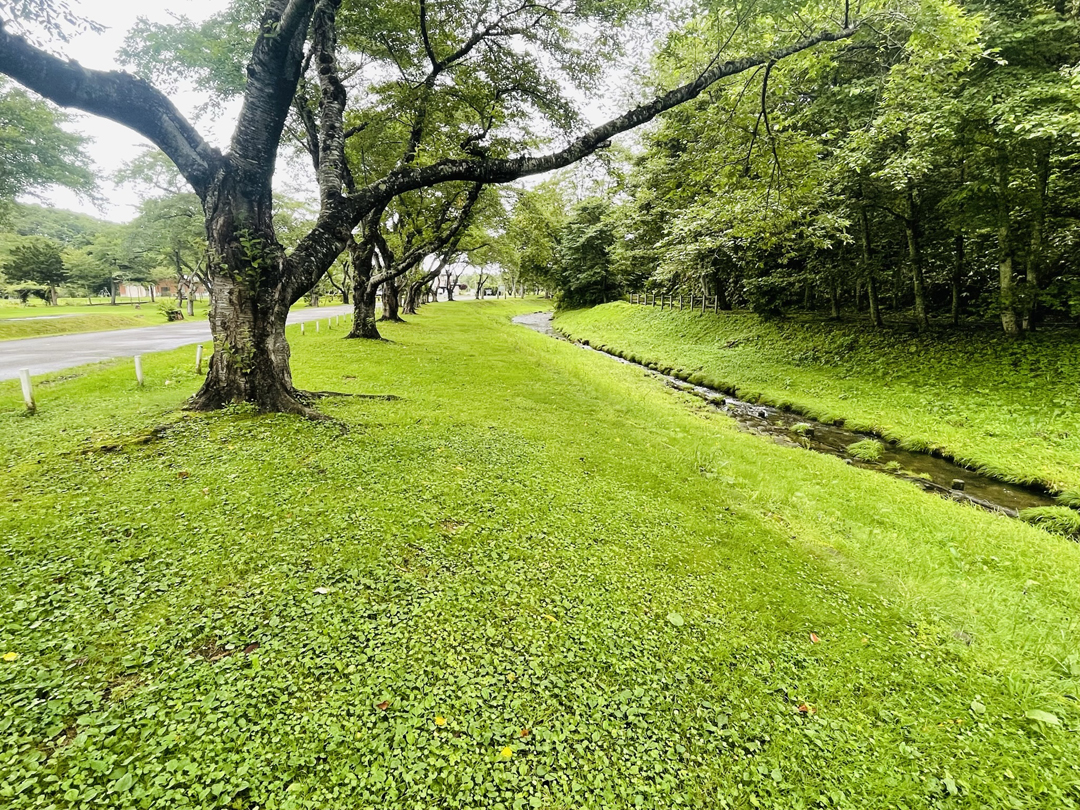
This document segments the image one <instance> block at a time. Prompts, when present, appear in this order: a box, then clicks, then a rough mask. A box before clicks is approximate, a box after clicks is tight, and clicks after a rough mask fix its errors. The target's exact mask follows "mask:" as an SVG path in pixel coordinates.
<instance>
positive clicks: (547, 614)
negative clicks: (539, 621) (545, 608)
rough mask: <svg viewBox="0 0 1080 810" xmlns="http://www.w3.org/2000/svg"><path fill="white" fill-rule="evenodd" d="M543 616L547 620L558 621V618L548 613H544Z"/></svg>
mask: <svg viewBox="0 0 1080 810" xmlns="http://www.w3.org/2000/svg"><path fill="white" fill-rule="evenodd" d="M544 618H545V619H547V620H548V621H549V622H557V621H558V619H556V618H555V617H554V616H552V615H551V614H550V613H545V614H544Z"/></svg>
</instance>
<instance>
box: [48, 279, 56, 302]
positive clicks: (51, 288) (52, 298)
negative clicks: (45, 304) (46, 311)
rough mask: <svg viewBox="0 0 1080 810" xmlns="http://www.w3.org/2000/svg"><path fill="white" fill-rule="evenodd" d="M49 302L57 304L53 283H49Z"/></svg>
mask: <svg viewBox="0 0 1080 810" xmlns="http://www.w3.org/2000/svg"><path fill="white" fill-rule="evenodd" d="M49 303H50V304H52V305H53V306H54V307H55V306H56V304H57V296H56V285H55V284H50V285H49Z"/></svg>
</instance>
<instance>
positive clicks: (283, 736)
mask: <svg viewBox="0 0 1080 810" xmlns="http://www.w3.org/2000/svg"><path fill="white" fill-rule="evenodd" d="M533 308H535V305H534V304H522V303H520V302H483V303H459V304H441V305H433V306H430V307H427V308H425V309H424V311H423V313H422V314H421V315H420V316H418V317H415V318H412V319H411V322H410V323H409V324H406V325H393V324H388V325H385V329H384V334H385V335H386V336H387V337H388V338H390V341H391V342H385V343H375V344H372V343H367V342H355V341H343V340H341V339H340V336H339V335H337V334H333V333H331V334H326V333H322V334H320V335H313V334H310V333H309V334H307V335H306V336H305V337H303V338H301V337H300V336H299V332H298V329H297V328H296V327H290V330H289V334H290V337H291V339H292V341H293V366H294V374H295V377H296V381H297V384H298V385H300V386H301V387H303V388H307V389H311V390H335V389H336V390H341V391H345V392H353V393H389V394H397V395H399V396H401V397H402V399H400V400H397V401H384V400H374V399H347V398H343V399H337V398H335V399H327V400H323V401H322V402H321V403H320V407H321V408H323V409H324V410H325V411H326V412H327V413H328V414H330V415H332V416H333V417H334V418H335V419H336V420H337V421H336V422H333V423H319V424H315V423H310V422H305V421H301V420H298V419H295V418H289V417H281V416H260V415H256V414H252V413H249V412H246V411H244V410H232V411H229V412H225V413H217V414H211V415H201V416H191V415H183V414H181V413H179V412H178V411H177V410H176V408H177V406H178V405H179V404H180V403H181V402H182V401H183V398H184V397H185V396H187V395H189V394H190V393H191V392H192V391H193V390H194V389H195V387H196V386H197V384H198V380H197V379H196V378H195V376H194V374H192V373H191V371H190V368H189V363H190V349H184V350H182V351H178V352H172V353H163V354H159V355H148V356H146V357H145V358H144V363H145V368H146V374H147V385H146V387H144V388H142V389H139V388H137V387H136V386H135V385H134V382H133V381H131V380H129V377H130V374H129V371H130V369H128V368H127V367H126V365H122V364H118V365H116V366H105V367H101V368H94V369H85V370H82V372H83V373H81V376H78V377H76V378H73V379H62V378H60V377H53V378H49V379H48V380H45V381H44V382H47V383H49V384H39V397H38V400H39V413H38V414H37V415H36V416H34V417H26V416H23V415H21V413H20V405H19V397H18V388H17V384H16V383H0V458H2V459H4V461H3V462H2V467H0V495H2V497H3V502H4V503H5V504H7V506H5V508H4V509H3V510H2V512H0V583H2V584H0V704H2V705H3V706H4V707H5V711H4V713H3V716H2V717H0V732H2V734H0V804H3V806H4V807H5V808H13V809H15V810H22V808H31V807H43V806H51V807H56V808H69V807H70V808H91V807H109V808H129V807H130V808H136V807H147V806H168V807H185V806H186V807H206V808H210V807H215V808H217V807H237V808H255V807H258V808H327V807H358V808H366V807H379V808H405V807H409V808H414V807H440V808H443V807H445V808H454V807H462V808H481V807H482V808H500V807H501V808H506V810H509V809H510V808H515V809H516V808H570V807H573V808H601V807H602V808H623V807H641V806H645V807H709V808H718V807H729V808H749V807H776V808H789V807H790V808H798V807H803V808H809V807H830V808H860V809H861V808H866V807H897V808H926V807H935V808H936V807H941V808H953V807H979V808H997V807H1031V808H1035V807H1076V806H1077V805H1078V803H1080V793H1078V790H1080V788H1078V785H1080V766H1078V765H1077V762H1078V761H1080V759H1078V757H1077V754H1078V753H1080V752H1078V744H1077V735H1076V734H1075V733H1074V732H1075V730H1076V729H1077V728H1080V710H1078V708H1077V704H1076V702H1075V698H1073V697H1071V696H1072V695H1076V694H1078V690H1080V656H1078V652H1077V649H1076V643H1075V638H1076V631H1077V622H1078V619H1077V617H1078V616H1080V595H1078V594H1077V590H1076V587H1075V583H1076V582H1077V581H1078V578H1080V548H1078V547H1077V545H1076V544H1074V543H1071V542H1068V541H1067V540H1065V539H1063V538H1060V537H1057V536H1054V535H1050V534H1047V533H1045V532H1043V531H1041V530H1039V529H1037V528H1035V527H1032V526H1028V525H1025V524H1023V523H1020V522H1017V521H1011V520H1008V519H1005V518H1001V517H998V516H995V515H991V514H986V513H983V512H981V511H977V510H975V509H972V508H969V507H964V506H961V505H958V504H954V503H950V502H948V501H944V500H941V499H938V498H935V497H931V496H927V495H926V494H924V493H922V492H919V491H918V490H916V489H915V488H913V487H911V486H910V485H908V484H905V483H903V482H900V481H895V480H892V479H889V478H887V477H885V476H881V475H878V474H875V473H872V472H867V471H862V470H858V469H854V468H851V467H849V466H846V465H844V464H843V463H842V462H841V461H840V460H839V459H834V458H830V457H826V456H821V455H816V454H811V453H806V452H804V451H801V450H798V449H787V448H783V447H779V446H776V445H773V444H771V443H769V442H768V441H765V440H763V439H760V438H758V437H754V436H750V435H746V434H743V433H740V432H739V431H737V430H736V429H735V427H734V426H733V425H732V424H731V423H730V421H729V420H727V419H726V417H723V416H722V415H720V414H717V413H715V412H713V411H711V410H710V409H709V408H707V407H706V406H704V405H703V404H702V403H700V402H699V401H698V400H695V399H693V398H690V397H688V396H687V395H685V394H680V393H678V392H674V391H671V390H670V389H667V388H665V387H663V386H662V385H660V384H659V383H657V382H656V381H655V380H652V379H647V378H645V377H643V376H642V374H641V372H640V370H636V369H634V368H631V367H628V366H624V365H620V364H616V363H613V362H611V361H610V360H608V359H607V358H604V357H602V356H600V355H597V354H595V353H590V352H583V351H581V350H579V349H577V348H576V347H574V346H572V345H569V344H566V343H559V342H556V341H553V340H551V339H550V338H545V337H543V336H541V335H537V334H535V333H533V332H530V331H528V330H526V329H524V328H521V327H515V326H511V325H510V324H508V323H507V320H508V318H509V317H510V316H511V315H512V314H515V313H517V312H521V311H524V310H527V309H533ZM50 380H51V382H50ZM41 382H43V381H40V380H39V383H41Z"/></svg>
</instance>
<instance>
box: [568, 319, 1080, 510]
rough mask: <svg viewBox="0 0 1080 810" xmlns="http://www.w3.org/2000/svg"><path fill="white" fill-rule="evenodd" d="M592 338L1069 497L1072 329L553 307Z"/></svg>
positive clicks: (1074, 492) (1078, 435) (1074, 400)
mask: <svg viewBox="0 0 1080 810" xmlns="http://www.w3.org/2000/svg"><path fill="white" fill-rule="evenodd" d="M557 323H558V326H559V328H560V329H562V330H564V331H565V332H566V333H568V334H569V335H571V336H572V337H574V338H576V339H586V340H589V341H591V342H592V344H593V345H606V346H607V347H609V348H610V349H612V350H613V351H615V352H617V353H619V354H623V355H631V354H632V355H634V356H637V357H638V359H639V360H642V361H643V362H646V363H650V364H653V365H655V366H658V367H660V368H664V369H670V370H672V371H675V372H676V373H679V374H680V375H682V376H686V377H687V378H690V379H693V378H695V377H696V378H698V379H699V381H700V383H701V384H704V385H709V386H710V387H714V388H719V389H722V390H727V391H737V395H738V396H740V397H742V398H743V399H749V400H751V401H761V402H766V403H769V404H773V405H778V406H782V407H787V408H791V409H793V410H795V411H797V412H799V413H802V414H804V415H806V416H810V417H812V418H816V419H819V420H821V421H825V422H831V421H833V420H835V419H843V420H844V421H845V423H846V425H847V426H848V427H850V428H852V429H855V430H862V431H868V432H872V433H875V434H877V435H878V436H881V437H882V438H885V439H888V440H893V441H896V442H898V443H899V444H900V445H901V446H903V447H905V448H907V449H911V450H921V451H931V450H933V451H937V452H940V453H942V454H944V455H946V456H948V457H951V458H954V459H956V460H957V461H959V462H960V463H962V464H965V465H967V466H970V467H973V468H975V469H977V470H979V471H981V472H985V473H987V474H989V475H991V476H994V477H997V478H999V479H1002V480H1006V481H1012V482H1016V483H1039V484H1042V485H1044V486H1047V487H1048V488H1050V489H1051V490H1054V491H1061V492H1065V493H1069V495H1068V496H1067V497H1071V499H1072V500H1077V501H1080V430H1078V429H1077V425H1078V423H1080V387H1078V385H1077V380H1080V332H1077V331H1076V330H1070V331H1060V330H1059V331H1054V332H1045V333H1044V332H1038V333H1034V334H1032V335H1030V336H1029V337H1027V338H1026V339H1025V340H1023V341H1019V342H1017V341H1013V340H1010V339H1008V338H1006V337H1004V336H1003V335H998V334H996V333H988V332H983V331H957V332H953V331H940V332H934V333H932V334H930V335H926V336H919V335H916V334H913V333H910V332H901V331H896V330H892V329H889V330H885V331H881V330H876V329H873V328H872V327H868V326H862V325H853V324H835V323H829V322H822V321H820V320H810V319H802V318H788V319H778V320H765V319H762V318H760V317H758V316H756V315H751V314H747V313H723V314H720V315H719V316H717V315H713V314H712V313H706V314H704V315H702V314H700V313H690V312H678V311H676V312H671V311H664V312H661V311H660V310H659V309H656V308H652V307H640V306H630V305H629V304H625V303H616V304H607V305H604V306H601V307H596V308H594V309H590V310H578V311H573V312H565V313H562V314H561V315H560V316H559V317H558V318H557Z"/></svg>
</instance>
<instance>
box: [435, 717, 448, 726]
mask: <svg viewBox="0 0 1080 810" xmlns="http://www.w3.org/2000/svg"><path fill="white" fill-rule="evenodd" d="M435 725H437V726H439V727H440V728H442V727H443V726H445V725H446V718H445V717H443V716H442V715H438V716H436V718H435Z"/></svg>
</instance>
